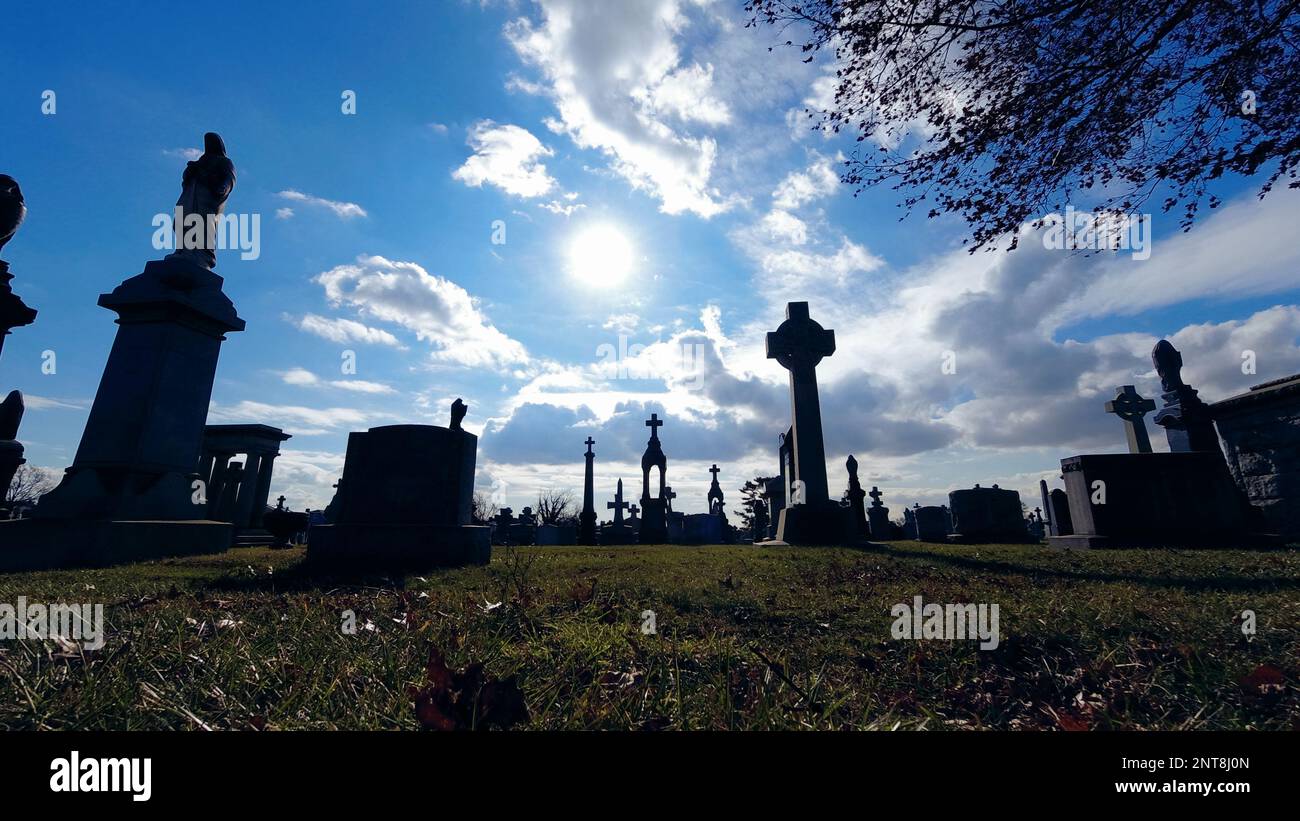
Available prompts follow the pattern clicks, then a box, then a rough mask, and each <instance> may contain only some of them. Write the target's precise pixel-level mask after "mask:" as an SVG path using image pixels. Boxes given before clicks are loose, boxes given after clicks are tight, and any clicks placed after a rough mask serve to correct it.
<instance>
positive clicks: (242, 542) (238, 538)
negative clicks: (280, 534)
mask: <svg viewBox="0 0 1300 821" xmlns="http://www.w3.org/2000/svg"><path fill="white" fill-rule="evenodd" d="M272 544H275V536H272V535H271V531H269V530H263V529H261V528H252V529H249V530H241V531H239V532H238V533H236V534H235V547H266V546H267V545H272Z"/></svg>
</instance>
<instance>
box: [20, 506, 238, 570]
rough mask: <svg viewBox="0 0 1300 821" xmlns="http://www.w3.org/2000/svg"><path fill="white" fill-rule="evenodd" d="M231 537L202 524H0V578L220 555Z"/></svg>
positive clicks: (230, 528)
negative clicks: (49, 571)
mask: <svg viewBox="0 0 1300 821" xmlns="http://www.w3.org/2000/svg"><path fill="white" fill-rule="evenodd" d="M234 536H235V528H234V525H231V524H228V523H226V522H212V521H206V520H194V521H183V522H168V521H122V520H119V521H109V520H79V519H18V520H16V521H12V522H4V521H0V573H14V572H21V571H29V570H56V569H61V568H73V567H110V566H112V565H119V564H131V563H133V562H146V561H153V560H155V559H165V558H171V557H175V556H199V555H204V554H209V553H224V552H225V551H226V550H228V549H229V548H230V545H231V542H232V541H233V539H234Z"/></svg>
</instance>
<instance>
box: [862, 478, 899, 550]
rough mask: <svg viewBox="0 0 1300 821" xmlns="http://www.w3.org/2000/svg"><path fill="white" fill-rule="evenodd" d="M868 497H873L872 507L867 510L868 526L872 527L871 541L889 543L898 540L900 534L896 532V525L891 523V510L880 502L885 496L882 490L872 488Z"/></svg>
mask: <svg viewBox="0 0 1300 821" xmlns="http://www.w3.org/2000/svg"><path fill="white" fill-rule="evenodd" d="M867 495H868V496H870V497H871V507H869V508H867V518H868V520H869V522H868V524H870V526H871V529H870V535H871V540H872V541H875V542H888V541H891V540H893V539H896V538H898V534H897V533H896V532H895V530H896V525H895V524H894V523H893V522H891V521H889V508H887V507H885V505H884V503H882V502H881V501H880V498H881V497H882V496H883V495H884V494H883V493H881V492H880V488H878V487H875V486H872V488H871V493H869V494H867Z"/></svg>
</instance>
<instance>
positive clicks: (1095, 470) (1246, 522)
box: [1048, 339, 1263, 548]
mask: <svg viewBox="0 0 1300 821" xmlns="http://www.w3.org/2000/svg"><path fill="white" fill-rule="evenodd" d="M1151 361H1152V364H1154V365H1155V368H1156V372H1157V373H1159V375H1160V382H1161V387H1162V389H1163V393H1162V394H1161V397H1162V399H1163V400H1164V403H1165V404H1164V407H1162V408H1161V409H1160V411H1159V412H1158V413H1157V414H1156V415H1155V422H1156V424H1157V425H1160V426H1161V427H1163V428H1164V429H1165V437H1166V439H1167V440H1168V442H1169V448H1170V452H1169V453H1145V452H1130V453H1106V454H1091V455H1085V456H1073V457H1070V458H1068V459H1062V460H1061V472H1062V475H1063V476H1064V478H1065V489H1066V495H1067V496H1068V498H1069V508H1070V516H1069V519H1070V525H1071V527H1072V529H1073V532H1072V533H1070V534H1068V535H1067V534H1064V533H1062V534H1061V535H1057V536H1053V537H1051V538H1049V539H1048V543H1049V544H1051V545H1053V546H1056V547H1082V548H1087V547H1144V546H1158V545H1171V546H1187V547H1190V546H1197V545H1206V546H1220V547H1233V546H1242V545H1249V544H1253V543H1258V542H1259V541H1260V540H1261V536H1260V534H1259V533H1258V531H1260V530H1262V528H1263V522H1262V518H1261V517H1260V515H1259V512H1258V511H1256V510H1254V509H1252V508H1251V507H1250V504H1249V502H1248V500H1247V498H1246V496H1245V494H1243V493H1242V492H1241V490H1240V489H1238V487H1237V486H1236V485H1235V484H1234V483H1233V480H1232V476H1231V474H1230V473H1229V472H1228V467H1227V463H1226V461H1225V460H1224V455H1223V451H1222V450H1221V449H1220V447H1219V437H1218V434H1217V433H1216V432H1215V430H1214V424H1213V422H1212V420H1211V413H1210V409H1209V407H1208V406H1207V405H1205V403H1204V402H1202V401H1201V400H1200V399H1199V398H1198V397H1197V392H1196V391H1195V390H1194V389H1192V388H1191V387H1189V386H1188V385H1187V384H1185V383H1184V382H1183V380H1182V373H1181V371H1182V367H1183V359H1182V355H1181V354H1179V353H1178V351H1177V350H1175V348H1174V346H1173V345H1171V344H1169V342H1168V341H1167V340H1163V339H1162V340H1160V342H1159V343H1157V344H1156V346H1155V348H1154V349H1153V350H1152V352H1151ZM1055 494H1056V491H1053V501H1055ZM1052 518H1053V523H1054V524H1055V525H1057V526H1056V527H1055V528H1054V529H1056V530H1058V531H1059V530H1060V529H1061V528H1060V526H1059V522H1058V518H1059V517H1058V513H1057V510H1056V509H1055V506H1054V507H1053V510H1052Z"/></svg>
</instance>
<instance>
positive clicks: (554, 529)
mask: <svg viewBox="0 0 1300 821" xmlns="http://www.w3.org/2000/svg"><path fill="white" fill-rule="evenodd" d="M577 543H578V529H577V528H576V527H574V526H573V525H560V524H540V525H538V526H537V530H536V536H535V539H534V542H533V544H536V545H571V544H577Z"/></svg>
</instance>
